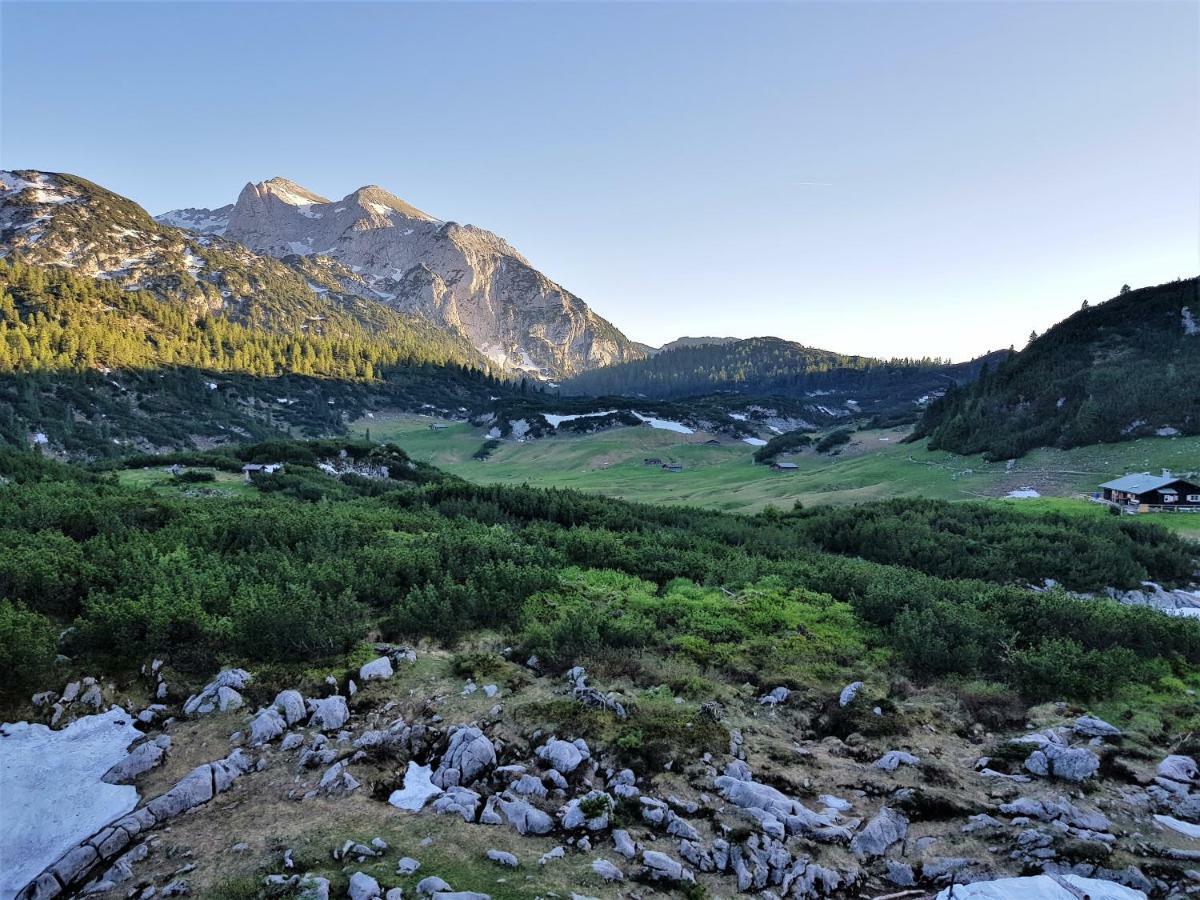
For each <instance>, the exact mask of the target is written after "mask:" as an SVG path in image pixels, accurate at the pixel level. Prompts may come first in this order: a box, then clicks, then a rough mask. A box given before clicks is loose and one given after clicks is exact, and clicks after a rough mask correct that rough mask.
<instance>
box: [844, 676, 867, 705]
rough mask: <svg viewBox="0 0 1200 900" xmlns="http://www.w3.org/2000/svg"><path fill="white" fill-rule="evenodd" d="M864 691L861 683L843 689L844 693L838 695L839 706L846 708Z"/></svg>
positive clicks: (854, 683) (853, 683) (856, 682)
mask: <svg viewBox="0 0 1200 900" xmlns="http://www.w3.org/2000/svg"><path fill="white" fill-rule="evenodd" d="M862 689H863V683H862V682H861V681H855V682H852V683H851V684H848V685H846V686H845V687H844V688H842V692H841V693H840V694H838V706H841V707H846V706H849V705H850V704H851V703H853V702H854V698H855V697H857V696H858V692H859V691H861V690H862Z"/></svg>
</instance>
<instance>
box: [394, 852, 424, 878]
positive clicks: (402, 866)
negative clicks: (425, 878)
mask: <svg viewBox="0 0 1200 900" xmlns="http://www.w3.org/2000/svg"><path fill="white" fill-rule="evenodd" d="M419 868H421V863H420V862H419V861H418V860H415V859H413V858H412V857H411V856H402V857H400V859H399V860H398V861H397V863H396V874H397V875H412V874H413V873H414V872H416V871H417V870H418V869H419Z"/></svg>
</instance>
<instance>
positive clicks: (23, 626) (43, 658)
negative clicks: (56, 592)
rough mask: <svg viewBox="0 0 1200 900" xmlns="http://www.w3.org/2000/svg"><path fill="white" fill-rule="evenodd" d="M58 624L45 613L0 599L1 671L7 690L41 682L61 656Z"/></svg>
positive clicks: (23, 688) (34, 685)
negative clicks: (56, 631) (57, 657)
mask: <svg viewBox="0 0 1200 900" xmlns="http://www.w3.org/2000/svg"><path fill="white" fill-rule="evenodd" d="M56 646H57V645H56V641H55V628H54V625H53V624H52V623H51V622H50V620H49V619H47V618H46V617H45V616H41V615H38V614H37V613H35V612H31V611H30V610H28V609H26V608H25V607H23V606H21V605H19V604H13V603H11V602H10V601H8V600H3V599H0V672H4V686H3V692H8V691H12V692H16V691H23V690H25V689H27V688H30V687H36V686H39V685H40V684H41V681H42V679H43V678H44V677H45V675H46V673H47V672H48V671H49V669H50V667H51V666H52V665H53V663H54V658H55V656H56V655H57V649H56Z"/></svg>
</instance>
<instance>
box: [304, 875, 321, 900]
mask: <svg viewBox="0 0 1200 900" xmlns="http://www.w3.org/2000/svg"><path fill="white" fill-rule="evenodd" d="M298 887H299V889H300V890H299V893H297V894H296V900H329V879H328V878H321V877H319V876H317V875H305V876H304V877H303V878H301V879H300V883H299V885H298Z"/></svg>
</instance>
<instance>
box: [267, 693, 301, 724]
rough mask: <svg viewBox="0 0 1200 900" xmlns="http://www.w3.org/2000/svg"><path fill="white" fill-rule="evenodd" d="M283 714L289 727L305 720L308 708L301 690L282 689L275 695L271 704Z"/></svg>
mask: <svg viewBox="0 0 1200 900" xmlns="http://www.w3.org/2000/svg"><path fill="white" fill-rule="evenodd" d="M271 705H272V706H273V707H275V709H276V710H278V711H279V713H280V714H281V715H282V716H283V720H284V721H285V722H287V726H288V728H291V727H292V726H293V725H295V724H296V723H297V722H301V721H303V720H304V717H305V716H306V715H308V710H307V709H306V708H305V705H304V696H303V695H302V694H301V693H300V692H299V691H280V692H279V693H278V694H276V695H275V700H274V702H273V703H272V704H271Z"/></svg>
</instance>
